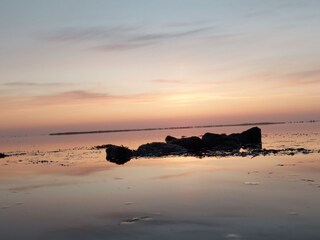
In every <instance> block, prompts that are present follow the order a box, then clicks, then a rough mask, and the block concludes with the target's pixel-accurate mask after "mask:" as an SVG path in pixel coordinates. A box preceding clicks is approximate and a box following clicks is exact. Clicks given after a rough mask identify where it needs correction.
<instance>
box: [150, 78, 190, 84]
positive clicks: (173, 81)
mask: <svg viewBox="0 0 320 240" xmlns="http://www.w3.org/2000/svg"><path fill="white" fill-rule="evenodd" d="M148 82H151V83H159V84H184V83H187V82H186V81H183V80H174V79H154V80H149V81H148Z"/></svg>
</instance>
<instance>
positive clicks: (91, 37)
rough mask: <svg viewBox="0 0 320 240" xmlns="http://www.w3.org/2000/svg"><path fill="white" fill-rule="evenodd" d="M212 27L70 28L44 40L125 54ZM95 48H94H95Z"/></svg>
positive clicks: (197, 34) (206, 31)
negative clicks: (80, 43)
mask: <svg viewBox="0 0 320 240" xmlns="http://www.w3.org/2000/svg"><path fill="white" fill-rule="evenodd" d="M213 28H214V27H213V26H196V27H191V26H189V27H182V28H181V27H179V28H169V29H167V30H165V31H163V30H162V29H161V28H159V29H148V28H147V27H141V26H113V27H105V28H97V27H93V28H67V29H62V30H59V31H57V32H54V33H50V34H45V35H43V36H42V38H43V39H46V40H49V41H56V42H90V44H92V45H93V46H92V47H91V49H95V50H100V51H123V50H131V49H136V48H141V47H146V46H150V45H154V44H159V43H164V42H166V41H170V40H173V39H182V38H186V37H192V36H200V35H201V34H205V33H208V32H209V31H210V30H212V29H213ZM94 45H95V46H94Z"/></svg>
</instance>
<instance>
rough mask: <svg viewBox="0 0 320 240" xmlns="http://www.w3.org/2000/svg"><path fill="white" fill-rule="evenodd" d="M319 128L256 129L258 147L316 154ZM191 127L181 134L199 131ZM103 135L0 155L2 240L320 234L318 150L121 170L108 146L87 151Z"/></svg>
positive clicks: (157, 162)
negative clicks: (111, 158)
mask: <svg viewBox="0 0 320 240" xmlns="http://www.w3.org/2000/svg"><path fill="white" fill-rule="evenodd" d="M274 127H276V126H274ZM317 129H319V128H316V129H314V130H313V132H310V131H309V130H308V131H307V130H306V132H304V129H303V128H301V134H299V135H296V132H295V131H296V130H294V131H291V130H290V131H289V130H285V132H284V133H283V132H278V130H277V129H276V130H275V129H272V131H271V130H270V131H268V130H267V129H262V130H263V133H264V134H266V135H265V136H264V138H263V144H264V147H266V148H274V149H279V148H280V149H282V148H290V147H292V144H295V145H299V146H298V147H302V148H308V149H318V148H319V143H320V135H319V134H316V133H317ZM193 131H194V129H192V132H190V133H187V132H183V135H185V136H191V135H195V134H199V132H198V133H195V132H193ZM221 131H222V130H221ZM223 131H225V132H231V130H230V129H224V130H223ZM286 131H288V133H287V132H286ZM201 132H203V130H201ZM232 132H234V130H233V131H232ZM275 132H276V133H275ZM152 134H153V133H152ZM180 134H181V132H180ZM306 134H308V135H306ZM176 135H178V134H176ZM181 135H182V134H181ZM106 138H108V139H100V140H99V141H94V142H87V143H86V144H85V146H82V147H81V146H80V145H81V144H82V143H83V142H84V140H81V141H82V143H81V144H80V143H79V146H77V144H76V145H75V146H76V148H74V147H70V148H62V147H61V146H58V148H56V149H55V148H54V147H52V149H51V150H50V151H47V150H45V149H41V148H39V149H25V150H26V151H25V152H26V154H25V155H19V156H12V157H9V158H4V159H1V161H0V231H1V239H18V240H19V239H26V238H29V239H36V240H37V239H39V240H40V239H49V240H50V239H52V240H53V239H68V240H70V239H77V240H86V239H129V238H133V239H164V238H165V239H255V240H256V239H257V240H259V239H261V240H264V239H268V240H269V239H295V240H300V239H301V240H302V239H303V240H305V239H306V240H309V239H310V240H311V239H312V240H313V239H317V237H318V236H319V233H320V232H319V227H320V226H319V222H320V209H319V207H318V205H319V203H318V199H319V197H320V177H319V171H320V164H319V154H318V152H314V153H310V154H303V152H300V153H298V154H295V155H294V156H291V155H287V154H282V155H278V154H276V155H273V154H270V155H266V156H263V155H257V156H256V157H254V158H252V156H249V155H248V156H245V157H243V156H224V157H221V156H216V157H204V158H198V157H195V156H167V157H165V158H152V157H151V158H138V159H133V160H132V161H129V162H127V163H126V164H125V165H121V166H118V165H116V164H114V163H110V162H108V161H106V160H105V158H106V153H105V150H104V149H100V150H92V146H94V145H97V144H96V143H97V142H98V144H103V143H106V142H112V143H113V141H111V140H112V139H109V137H106ZM130 139H133V138H130ZM160 139H164V136H163V135H161V136H160V135H159V136H154V135H151V136H150V135H148V136H145V139H142V137H141V136H139V138H138V140H137V142H131V140H126V137H125V136H124V135H122V138H120V137H119V139H118V143H117V144H119V145H121V144H124V145H127V146H130V148H138V147H139V146H140V145H141V144H143V143H146V142H152V141H159V140H160ZM310 139H311V140H312V141H311V140H310ZM81 141H80V142H81ZM115 142H117V141H115ZM298 147H295V148H298ZM50 148H51V147H50ZM59 148H60V149H62V150H61V151H57V149H59ZM38 150H39V151H38ZM12 226H15V227H14V228H13V227H12ZM17 229H18V230H19V231H17Z"/></svg>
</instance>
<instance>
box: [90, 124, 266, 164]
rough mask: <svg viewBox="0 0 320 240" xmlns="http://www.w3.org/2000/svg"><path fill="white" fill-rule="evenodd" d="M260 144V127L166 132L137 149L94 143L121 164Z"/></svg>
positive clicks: (225, 150) (228, 151) (113, 160)
mask: <svg viewBox="0 0 320 240" xmlns="http://www.w3.org/2000/svg"><path fill="white" fill-rule="evenodd" d="M261 146H262V142H261V129H260V128H258V127H253V128H250V129H248V130H246V131H244V132H242V133H233V134H230V135H226V134H215V133H205V134H204V135H203V136H202V137H201V138H200V137H196V136H192V137H183V138H175V137H172V136H167V137H166V138H165V142H152V143H146V144H143V145H141V146H139V147H138V149H137V150H131V149H129V148H127V147H124V146H116V145H112V144H108V145H102V146H97V147H96V148H100V149H101V148H106V153H107V160H108V161H110V162H114V163H117V164H124V163H126V162H128V161H130V160H131V158H133V157H136V158H138V157H164V156H170V155H174V156H177V155H178V156H182V155H195V156H205V155H208V154H212V153H215V152H219V153H220V154H221V152H226V153H231V152H232V153H234V152H239V151H240V149H241V148H251V149H261Z"/></svg>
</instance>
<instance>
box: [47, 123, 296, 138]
mask: <svg viewBox="0 0 320 240" xmlns="http://www.w3.org/2000/svg"><path fill="white" fill-rule="evenodd" d="M286 123H289V122H256V123H236V124H216V125H198V126H182V127H159V128H134V129H114V130H95V131H77V132H56V133H50V134H49V135H50V136H63V135H80V134H98V133H119V132H142V131H161V130H175V129H191V128H218V127H241V126H253V125H260V126H261V125H275V124H286ZM290 123H292V122H290Z"/></svg>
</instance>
